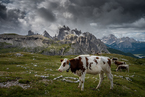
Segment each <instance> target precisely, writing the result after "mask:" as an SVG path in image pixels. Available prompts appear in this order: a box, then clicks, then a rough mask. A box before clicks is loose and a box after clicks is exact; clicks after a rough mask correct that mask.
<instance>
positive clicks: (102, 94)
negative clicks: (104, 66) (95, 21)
mask: <svg viewBox="0 0 145 97" xmlns="http://www.w3.org/2000/svg"><path fill="white" fill-rule="evenodd" d="M103 56H109V57H110V58H113V57H117V58H118V59H119V60H121V61H125V62H126V63H127V64H129V65H130V71H129V73H128V72H125V71H122V72H116V71H115V69H116V66H115V65H114V64H112V66H111V69H112V74H113V75H114V89H113V90H110V82H109V80H108V78H107V77H105V78H104V81H103V82H102V86H101V87H100V88H99V89H98V90H94V88H96V86H97V84H98V82H99V75H89V74H87V75H86V80H85V88H84V91H83V92H82V91H81V90H80V88H77V86H78V83H69V82H65V81H62V79H63V78H64V77H75V78H78V77H77V76H76V75H74V74H72V73H71V72H68V73H66V72H62V73H60V72H58V71H57V69H58V67H59V66H60V59H62V58H64V57H67V58H68V59H71V58H74V57H75V56H73V55H71V56H62V57H61V56H45V55H41V54H34V53H25V52H19V53H18V54H17V53H5V54H0V67H1V68H0V96H1V97H26V96H27V97H73V96H75V97H82V96H83V97H94V96H99V97H131V96H132V97H144V96H145V93H144V91H145V87H144V86H145V81H144V80H145V76H144V74H145V60H144V59H135V58H132V57H128V56H123V55H117V54H104V55H103ZM61 75H62V76H63V78H59V79H57V80H54V78H57V77H58V76H61ZM8 83H9V84H8ZM12 84H13V85H14V86H11V85H12Z"/></svg>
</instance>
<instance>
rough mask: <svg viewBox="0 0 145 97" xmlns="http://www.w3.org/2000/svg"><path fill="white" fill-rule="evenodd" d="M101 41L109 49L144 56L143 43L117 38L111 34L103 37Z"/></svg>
mask: <svg viewBox="0 0 145 97" xmlns="http://www.w3.org/2000/svg"><path fill="white" fill-rule="evenodd" d="M101 41H102V42H104V43H105V44H106V45H107V46H108V47H109V48H113V49H117V50H120V51H123V52H126V53H132V54H140V55H142V56H145V42H140V41H136V40H135V39H133V38H129V37H122V38H117V37H116V36H115V35H113V34H110V35H109V36H105V37H103V38H102V39H101Z"/></svg>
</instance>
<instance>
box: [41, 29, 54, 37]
mask: <svg viewBox="0 0 145 97" xmlns="http://www.w3.org/2000/svg"><path fill="white" fill-rule="evenodd" d="M43 36H44V37H47V38H50V39H52V37H51V36H50V35H49V33H48V32H47V31H46V30H45V31H44V32H43Z"/></svg>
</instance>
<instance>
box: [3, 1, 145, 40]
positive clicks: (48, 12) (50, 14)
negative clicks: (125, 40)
mask: <svg viewBox="0 0 145 97" xmlns="http://www.w3.org/2000/svg"><path fill="white" fill-rule="evenodd" d="M63 25H66V26H69V27H70V29H74V28H77V29H78V30H81V31H82V32H90V33H92V34H94V35H95V36H96V37H97V38H99V39H100V38H102V37H103V36H107V35H109V34H114V35H116V36H117V37H127V36H128V37H132V38H135V39H137V40H144V41H145V0H0V34H2V33H17V34H21V35H26V34H27V33H28V30H32V31H33V32H35V33H39V34H42V33H43V32H44V30H46V31H47V32H48V33H49V34H50V35H51V36H54V35H55V34H57V33H58V27H60V26H63Z"/></svg>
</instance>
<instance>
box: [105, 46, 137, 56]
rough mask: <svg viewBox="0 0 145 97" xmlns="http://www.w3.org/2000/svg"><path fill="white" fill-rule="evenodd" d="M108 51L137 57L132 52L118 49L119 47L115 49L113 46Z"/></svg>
mask: <svg viewBox="0 0 145 97" xmlns="http://www.w3.org/2000/svg"><path fill="white" fill-rule="evenodd" d="M107 49H108V51H109V52H110V53H114V54H121V55H125V56H130V57H134V58H137V57H136V56H134V55H133V54H132V53H125V52H122V51H120V50H117V49H113V48H107Z"/></svg>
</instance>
